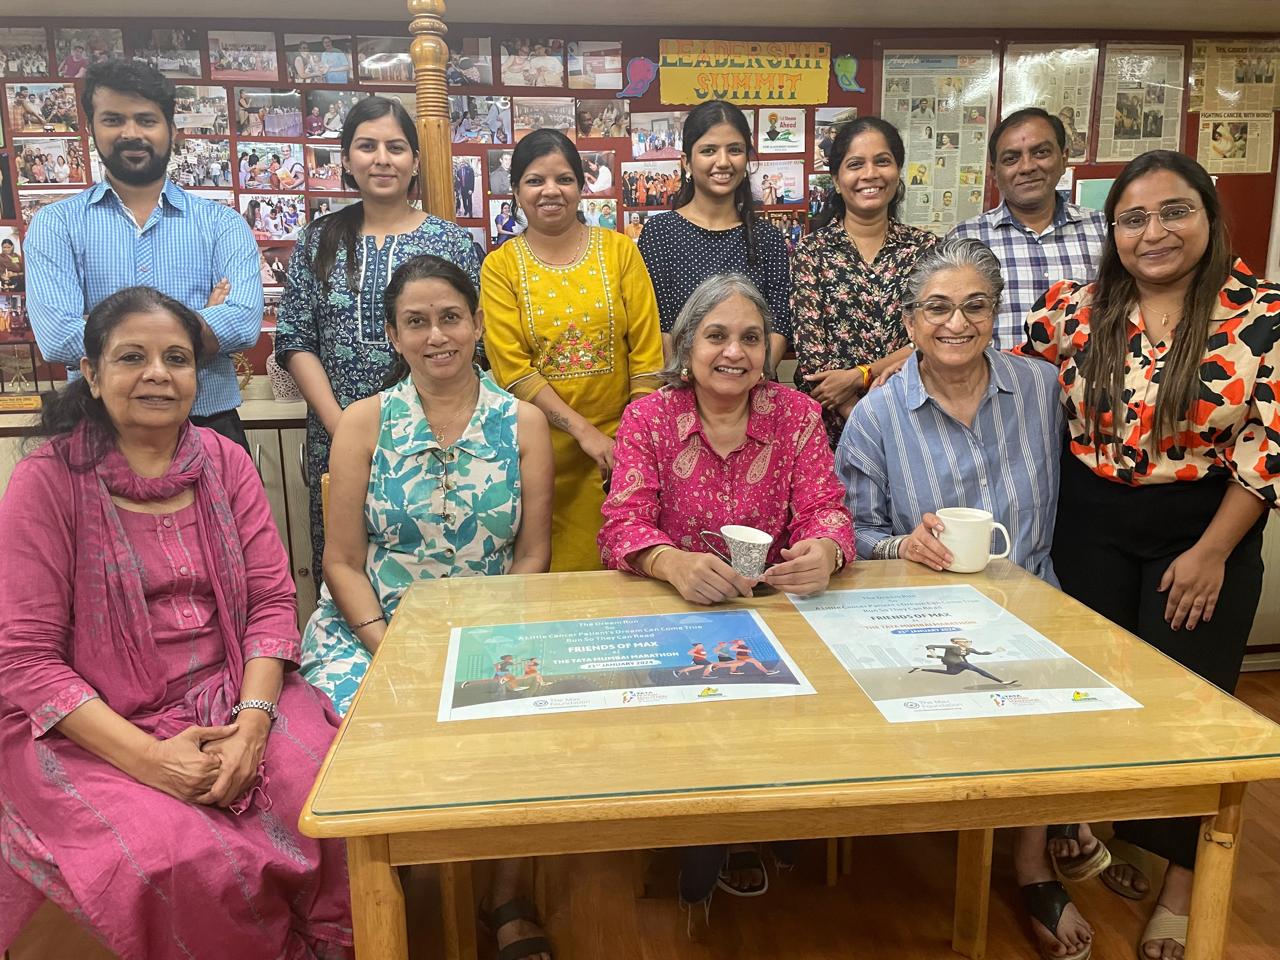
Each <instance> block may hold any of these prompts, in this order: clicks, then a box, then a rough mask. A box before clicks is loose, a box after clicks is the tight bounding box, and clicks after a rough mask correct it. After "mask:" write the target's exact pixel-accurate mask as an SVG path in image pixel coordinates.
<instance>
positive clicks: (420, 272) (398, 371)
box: [382, 141, 523, 390]
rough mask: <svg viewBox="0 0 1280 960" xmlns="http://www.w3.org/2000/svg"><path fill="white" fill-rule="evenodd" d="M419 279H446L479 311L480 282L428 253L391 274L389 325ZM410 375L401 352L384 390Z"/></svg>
mask: <svg viewBox="0 0 1280 960" xmlns="http://www.w3.org/2000/svg"><path fill="white" fill-rule="evenodd" d="M522 142H523V141H522ZM418 280H443V281H444V282H445V283H447V284H449V286H451V287H453V289H455V290H457V291H458V292H459V293H460V294H462V299H463V300H465V301H467V309H469V310H470V311H471V316H472V318H473V319H474V318H475V314H476V311H477V310H478V309H480V294H478V293H477V292H476V285H475V284H474V283H472V282H471V278H470V277H469V276H467V272H466V271H465V270H463V269H462V268H461V267H459V266H458V265H457V264H456V263H454V262H453V261H451V260H445V259H444V258H443V257H435V256H432V255H431V254H429V253H424V254H422V255H420V256H417V257H413V258H412V259H410V260H406V261H405V262H404V263H402V264H400V266H399V267H397V268H396V272H395V273H393V274H391V282H390V283H388V284H387V289H386V292H385V293H383V295H382V302H383V304H384V307H385V309H384V312H385V313H386V317H387V326H388V327H394V326H395V325H396V307H397V306H398V305H399V303H400V296H401V294H403V293H404V288H405V287H407V286H408V285H409V284H411V283H414V282H416V281H418ZM387 339H388V340H390V339H391V338H390V337H388V338H387ZM408 375H409V364H408V363H407V362H405V359H404V357H402V356H400V354H398V353H397V354H396V355H395V360H394V361H393V362H392V364H391V369H390V370H389V371H387V376H386V378H385V379H384V380H383V381H382V389H383V390H389V389H390V388H391V387H394V386H395V385H396V384H397V383H399V382H400V381H401V380H403V379H404V378H405V377H407V376H408Z"/></svg>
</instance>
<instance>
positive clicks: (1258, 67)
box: [1187, 37, 1280, 113]
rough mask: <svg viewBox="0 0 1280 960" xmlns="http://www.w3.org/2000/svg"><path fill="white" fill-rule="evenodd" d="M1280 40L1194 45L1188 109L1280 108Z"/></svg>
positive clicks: (1204, 42) (1193, 110)
mask: <svg viewBox="0 0 1280 960" xmlns="http://www.w3.org/2000/svg"><path fill="white" fill-rule="evenodd" d="M1277 67H1280V37H1278V38H1276V39H1274V40H1256V39H1254V40H1219V39H1213V40H1197V41H1195V43H1193V44H1192V46H1191V71H1190V77H1189V80H1188V84H1187V101H1188V105H1189V106H1188V109H1189V110H1191V112H1192V113H1199V112H1200V111H1202V110H1209V111H1214V110H1251V111H1252V110H1274V109H1277V108H1280V86H1277V84H1276V80H1277V77H1276V73H1277V70H1276V68H1277Z"/></svg>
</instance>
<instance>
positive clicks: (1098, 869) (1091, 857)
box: [1045, 823, 1111, 883]
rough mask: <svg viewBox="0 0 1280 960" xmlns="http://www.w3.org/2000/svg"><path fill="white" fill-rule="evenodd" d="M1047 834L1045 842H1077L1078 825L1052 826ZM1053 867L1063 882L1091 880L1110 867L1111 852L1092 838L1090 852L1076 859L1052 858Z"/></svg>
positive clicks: (1078, 836)
mask: <svg viewBox="0 0 1280 960" xmlns="http://www.w3.org/2000/svg"><path fill="white" fill-rule="evenodd" d="M1047 834H1048V836H1047V837H1046V838H1045V839H1046V840H1079V838H1080V824H1078V823H1065V824H1054V825H1053V826H1051V827H1049V828H1048V830H1047ZM1053 866H1054V868H1055V869H1056V870H1057V871H1058V876H1060V877H1061V878H1062V879H1063V880H1069V881H1071V882H1072V883H1079V882H1080V881H1082V880H1092V879H1093V878H1094V877H1096V876H1098V874H1100V873H1102V871H1103V870H1105V869H1107V867H1109V866H1111V852H1110V851H1109V850H1108V849H1107V845H1106V844H1105V843H1103V842H1102V841H1101V840H1099V839H1098V838H1097V837H1094V848H1093V850H1092V852H1090V853H1082V854H1080V855H1079V856H1078V857H1054V858H1053Z"/></svg>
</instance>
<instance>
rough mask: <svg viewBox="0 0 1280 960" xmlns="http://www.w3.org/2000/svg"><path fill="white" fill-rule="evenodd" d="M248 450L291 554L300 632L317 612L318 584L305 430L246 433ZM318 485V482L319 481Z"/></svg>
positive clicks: (259, 430) (254, 431)
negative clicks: (314, 571) (313, 557)
mask: <svg viewBox="0 0 1280 960" xmlns="http://www.w3.org/2000/svg"><path fill="white" fill-rule="evenodd" d="M245 432H246V435H247V436H248V438H249V450H250V451H251V452H252V454H253V462H254V465H255V466H257V468H258V475H259V476H261V477H262V484H263V486H264V487H266V490H267V501H268V502H269V503H270V504H271V515H272V516H273V517H274V518H275V521H276V527H277V528H278V529H279V531H280V539H281V540H282V541H284V547H285V549H286V550H287V551H288V552H289V566H290V569H292V571H293V582H294V584H295V585H296V587H297V590H298V628H299V629H301V628H302V627H303V626H304V625H305V624H306V622H307V620H308V619H309V618H310V617H311V614H312V612H313V611H314V610H315V608H316V594H317V590H316V583H315V577H313V576H312V573H311V522H310V519H309V497H308V487H307V484H308V481H309V480H310V479H311V478H310V477H307V476H306V468H305V463H306V458H305V452H306V437H307V432H306V430H303V429H299V428H292V427H291V428H285V429H256V430H247V431H245ZM316 482H317V483H318V482H319V480H318V479H317V480H316Z"/></svg>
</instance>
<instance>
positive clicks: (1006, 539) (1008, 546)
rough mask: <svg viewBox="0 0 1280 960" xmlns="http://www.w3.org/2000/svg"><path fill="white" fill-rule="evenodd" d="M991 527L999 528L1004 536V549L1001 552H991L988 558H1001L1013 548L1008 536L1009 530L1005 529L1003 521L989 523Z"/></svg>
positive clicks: (993, 528)
mask: <svg viewBox="0 0 1280 960" xmlns="http://www.w3.org/2000/svg"><path fill="white" fill-rule="evenodd" d="M991 529H992V530H999V531H1000V533H1001V534H1002V535H1003V536H1004V550H1003V551H1002V552H1001V553H993V554H991V556H990V557H989V558H988V559H990V560H1003V559H1004V558H1005V557H1007V556H1008V555H1009V551H1010V550H1011V549H1013V541H1012V540H1011V539H1010V538H1009V531H1008V530H1007V529H1005V525H1004V524H1003V523H993V524H991Z"/></svg>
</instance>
